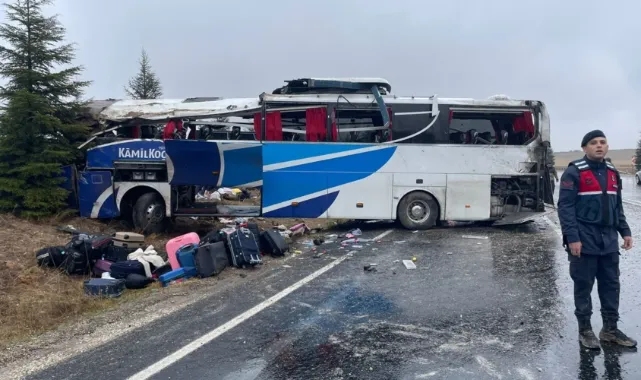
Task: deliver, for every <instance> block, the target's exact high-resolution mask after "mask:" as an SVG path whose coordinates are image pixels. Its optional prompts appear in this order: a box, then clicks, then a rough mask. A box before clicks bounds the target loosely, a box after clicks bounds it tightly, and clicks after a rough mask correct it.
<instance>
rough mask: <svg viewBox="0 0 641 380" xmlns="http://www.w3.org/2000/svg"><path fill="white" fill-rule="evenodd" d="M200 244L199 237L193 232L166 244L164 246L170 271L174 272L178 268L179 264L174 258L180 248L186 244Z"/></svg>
mask: <svg viewBox="0 0 641 380" xmlns="http://www.w3.org/2000/svg"><path fill="white" fill-rule="evenodd" d="M198 243H200V237H199V236H198V234H197V233H195V232H190V233H188V234H184V235H180V236H177V237H175V238H173V239H171V240H169V241H168V242H167V244H166V245H165V250H167V257H168V258H169V264H170V265H171V270H176V269H178V268H180V263H179V262H178V258H177V257H176V252H178V250H179V249H180V247H182V246H184V245H187V244H198Z"/></svg>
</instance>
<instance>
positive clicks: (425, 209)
mask: <svg viewBox="0 0 641 380" xmlns="http://www.w3.org/2000/svg"><path fill="white" fill-rule="evenodd" d="M407 217H408V218H409V219H410V220H411V221H412V222H415V223H423V222H425V221H426V220H427V219H428V218H429V217H430V206H429V205H428V204H427V202H425V201H423V200H415V201H412V203H410V204H409V206H407Z"/></svg>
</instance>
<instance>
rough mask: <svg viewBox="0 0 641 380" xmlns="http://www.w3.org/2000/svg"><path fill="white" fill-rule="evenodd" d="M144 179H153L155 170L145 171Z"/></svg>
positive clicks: (154, 178)
mask: <svg viewBox="0 0 641 380" xmlns="http://www.w3.org/2000/svg"><path fill="white" fill-rule="evenodd" d="M145 179H146V180H147V181H155V180H156V172H147V173H145Z"/></svg>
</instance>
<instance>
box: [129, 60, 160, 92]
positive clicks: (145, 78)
mask: <svg viewBox="0 0 641 380" xmlns="http://www.w3.org/2000/svg"><path fill="white" fill-rule="evenodd" d="M139 63H140V69H139V71H138V74H136V76H135V77H133V78H131V79H130V80H129V87H125V91H126V92H127V95H129V96H131V97H132V98H133V99H157V98H159V97H161V96H162V87H161V85H160V79H158V77H157V76H156V74H155V73H154V72H153V70H152V69H151V64H150V63H149V57H148V56H147V52H146V51H145V49H143V50H142V54H141V57H140V61H139Z"/></svg>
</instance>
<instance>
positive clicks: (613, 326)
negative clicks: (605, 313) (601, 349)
mask: <svg viewBox="0 0 641 380" xmlns="http://www.w3.org/2000/svg"><path fill="white" fill-rule="evenodd" d="M599 339H601V341H603V342H608V343H614V344H618V345H620V346H623V347H636V346H637V341H636V340H634V339H632V338H630V337H628V336H627V335H625V334H624V333H623V332H621V330H619V329H618V328H617V322H616V321H615V320H606V319H604V320H603V329H601V332H600V333H599Z"/></svg>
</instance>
